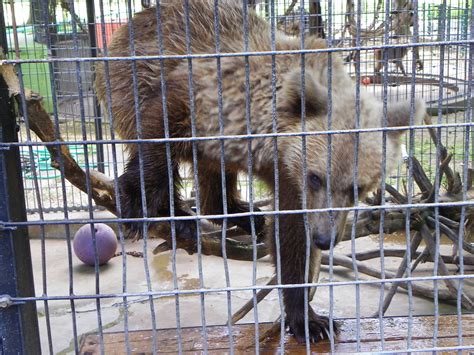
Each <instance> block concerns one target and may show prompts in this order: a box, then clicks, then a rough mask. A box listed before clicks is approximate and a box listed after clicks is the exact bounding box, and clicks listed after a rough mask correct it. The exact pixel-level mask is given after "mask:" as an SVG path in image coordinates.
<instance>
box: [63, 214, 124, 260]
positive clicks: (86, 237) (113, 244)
mask: <svg viewBox="0 0 474 355" xmlns="http://www.w3.org/2000/svg"><path fill="white" fill-rule="evenodd" d="M94 229H95V240H96V245H97V254H98V256H99V265H103V264H105V263H106V262H107V261H109V260H110V259H111V258H112V257H113V256H114V254H115V251H116V250H117V236H116V235H115V232H114V230H113V229H112V228H110V227H109V226H108V225H106V224H103V223H94ZM72 245H73V248H74V253H75V254H76V256H77V257H78V258H79V260H81V261H82V262H83V263H84V264H87V265H91V266H94V264H95V253H94V243H93V241H92V226H91V225H90V224H86V225H83V226H82V227H81V228H79V229H78V231H77V232H76V234H75V235H74V241H73V244H72Z"/></svg>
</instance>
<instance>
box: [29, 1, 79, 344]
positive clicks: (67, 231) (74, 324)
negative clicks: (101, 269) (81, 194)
mask: <svg viewBox="0 0 474 355" xmlns="http://www.w3.org/2000/svg"><path fill="white" fill-rule="evenodd" d="M40 6H41V9H40V12H41V14H40V15H38V16H40V17H41V18H42V19H43V25H44V35H45V38H46V46H47V48H48V49H49V50H51V48H52V38H51V35H52V33H53V34H54V32H51V29H50V26H49V15H48V7H47V6H46V4H44V3H43V2H41V3H40ZM48 69H49V73H50V76H49V84H50V87H51V99H52V104H53V117H54V125H55V129H56V137H60V129H59V115H58V100H57V94H56V80H55V78H54V66H53V63H52V62H49V63H48ZM27 124H28V120H27V116H25V126H26V125H27ZM58 161H59V167H60V171H61V188H62V195H63V213H64V218H65V219H66V220H68V219H69V211H68V201H67V193H66V179H65V178H64V176H65V175H64V161H63V157H62V156H61V155H60V156H59V157H58ZM65 234H66V240H67V254H68V278H69V294H70V295H72V294H74V276H73V275H74V273H73V269H72V245H71V244H72V242H71V240H72V238H71V230H70V225H69V224H65ZM42 253H44V250H43V249H42ZM44 259H45V256H44V255H43V256H42V260H44ZM43 279H44V280H46V277H44V276H43ZM43 289H45V286H43ZM70 306H71V318H72V329H73V337H74V339H73V342H74V349H75V350H76V352H78V349H79V341H78V337H77V319H76V306H75V303H74V300H73V299H71V300H70ZM45 313H46V327H47V332H48V337H50V338H51V331H50V328H51V326H50V318H49V307H48V303H47V302H46V301H45ZM48 340H49V339H48ZM49 345H50V352H51V346H52V345H51V342H49Z"/></svg>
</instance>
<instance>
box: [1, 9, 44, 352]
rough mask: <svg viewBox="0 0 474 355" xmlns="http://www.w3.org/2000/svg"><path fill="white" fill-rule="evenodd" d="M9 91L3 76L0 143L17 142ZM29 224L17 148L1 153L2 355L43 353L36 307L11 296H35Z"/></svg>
mask: <svg viewBox="0 0 474 355" xmlns="http://www.w3.org/2000/svg"><path fill="white" fill-rule="evenodd" d="M5 33H6V32H5V22H4V14H3V5H2V3H1V2H0V42H1V43H0V45H1V46H2V47H3V50H4V53H6V48H7V46H6V36H5ZM13 107H14V106H13V103H12V100H11V99H10V97H9V93H8V88H7V85H6V83H5V81H4V80H3V78H2V77H0V142H16V141H17V140H18V138H17V124H16V117H15V113H14V109H13ZM15 221H26V209H25V199H24V191H23V180H22V176H21V165H20V153H19V150H18V148H12V147H11V148H10V149H5V150H0V275H1V276H0V354H26V353H28V354H40V353H41V348H40V340H39V332H38V319H37V315H36V304H35V303H34V302H29V303H25V304H15V303H12V302H10V297H29V296H34V292H35V289H34V282H33V269H32V265H31V253H30V240H29V236H28V229H27V228H26V227H22V228H14V227H6V226H5V223H6V222H15Z"/></svg>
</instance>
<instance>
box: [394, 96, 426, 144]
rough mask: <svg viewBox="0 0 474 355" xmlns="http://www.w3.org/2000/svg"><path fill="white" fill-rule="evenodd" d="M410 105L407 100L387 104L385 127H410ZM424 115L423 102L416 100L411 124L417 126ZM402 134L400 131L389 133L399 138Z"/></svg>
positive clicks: (424, 107)
mask: <svg viewBox="0 0 474 355" xmlns="http://www.w3.org/2000/svg"><path fill="white" fill-rule="evenodd" d="M410 113H411V103H410V101H409V100H407V101H400V102H394V103H388V107H387V126H388V127H404V126H409V125H410ZM425 114H426V106H425V102H424V101H422V100H420V99H416V100H415V105H414V107H413V124H414V125H419V124H420V123H421V122H422V120H423V117H424V116H425ZM401 133H403V130H400V131H390V134H391V135H395V136H399V135H400V134H401Z"/></svg>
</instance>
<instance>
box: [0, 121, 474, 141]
mask: <svg viewBox="0 0 474 355" xmlns="http://www.w3.org/2000/svg"><path fill="white" fill-rule="evenodd" d="M473 126H474V122H466V123H446V124H444V123H443V124H430V125H413V126H399V127H374V128H354V129H344V130H326V131H311V132H281V133H255V134H242V135H223V136H207V137H177V138H171V137H170V138H147V139H143V138H141V139H109V140H104V139H102V140H87V141H84V140H72V141H57V142H31V141H30V142H27V141H25V142H9V143H0V147H2V146H10V147H29V146H32V147H34V146H61V145H77V144H130V143H137V144H140V143H168V142H169V143H173V142H174V143H177V142H202V141H214V140H216V141H223V140H238V139H261V138H278V137H281V138H286V137H310V136H320V135H335V134H354V133H377V132H393V131H409V130H422V129H428V128H457V127H458V128H459V127H473Z"/></svg>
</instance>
